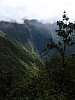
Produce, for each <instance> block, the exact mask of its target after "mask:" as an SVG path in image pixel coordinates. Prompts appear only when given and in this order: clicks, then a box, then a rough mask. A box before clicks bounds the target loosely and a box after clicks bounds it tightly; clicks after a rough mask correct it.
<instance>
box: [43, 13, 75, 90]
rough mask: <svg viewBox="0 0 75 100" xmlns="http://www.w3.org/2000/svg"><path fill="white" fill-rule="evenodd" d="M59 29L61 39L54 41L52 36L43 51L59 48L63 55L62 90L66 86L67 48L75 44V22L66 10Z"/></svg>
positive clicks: (58, 33) (59, 23) (58, 23)
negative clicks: (70, 18) (71, 20)
mask: <svg viewBox="0 0 75 100" xmlns="http://www.w3.org/2000/svg"><path fill="white" fill-rule="evenodd" d="M57 25H58V29H57V30H55V31H56V32H57V35H58V37H59V38H60V39H59V41H58V42H57V43H56V42H54V41H53V39H52V38H49V41H50V43H47V44H46V45H45V46H44V47H43V51H44V52H47V53H48V56H49V50H51V49H52V50H57V51H58V52H59V53H60V55H61V57H62V68H61V73H62V76H61V80H62V83H61V87H60V91H62V88H63V87H64V81H65V80H64V75H65V67H66V61H65V60H66V48H67V47H68V48H69V47H70V46H71V47H72V46H73V45H74V44H75V41H74V30H75V23H72V22H69V18H68V17H67V14H66V12H65V11H64V13H63V16H62V21H57Z"/></svg>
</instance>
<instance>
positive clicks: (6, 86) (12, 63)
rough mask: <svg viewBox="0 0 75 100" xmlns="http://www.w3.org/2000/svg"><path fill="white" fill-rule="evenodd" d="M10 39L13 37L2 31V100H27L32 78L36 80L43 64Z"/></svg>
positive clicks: (0, 45) (0, 40) (0, 60)
mask: <svg viewBox="0 0 75 100" xmlns="http://www.w3.org/2000/svg"><path fill="white" fill-rule="evenodd" d="M8 37H11V36H7V35H6V34H5V33H3V32H2V31H1V30H0V100H9V99H16V100H19V99H22V98H24V99H25V100H27V99H26V98H28V97H29V96H30V94H29V92H30V93H31V89H30V90H29V88H30V84H32V81H33V79H32V78H34V77H35V78H34V79H36V77H37V75H38V72H39V70H40V69H41V68H43V67H42V66H43V64H42V61H41V60H40V58H38V57H37V56H36V55H35V54H32V53H30V52H29V51H28V50H26V49H25V48H24V47H23V46H22V45H21V44H20V43H18V42H17V41H16V40H14V39H13V38H12V37H11V39H9V38H8ZM29 98H30V97H29ZM22 100H23V99H22Z"/></svg>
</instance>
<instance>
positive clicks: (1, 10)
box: [0, 0, 75, 22]
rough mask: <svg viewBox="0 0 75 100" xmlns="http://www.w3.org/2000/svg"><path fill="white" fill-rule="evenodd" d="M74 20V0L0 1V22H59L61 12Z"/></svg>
mask: <svg viewBox="0 0 75 100" xmlns="http://www.w3.org/2000/svg"><path fill="white" fill-rule="evenodd" d="M64 10H65V11H66V12H67V15H68V17H69V18H70V20H71V21H74V20H75V0H0V20H13V19H15V20H17V21H20V20H21V19H25V18H27V19H38V20H40V21H41V20H45V21H48V22H54V21H56V20H60V19H61V17H62V13H63V11H64Z"/></svg>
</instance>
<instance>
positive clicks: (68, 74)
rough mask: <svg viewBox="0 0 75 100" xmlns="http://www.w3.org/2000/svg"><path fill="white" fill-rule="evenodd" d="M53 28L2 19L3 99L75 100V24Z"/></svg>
mask: <svg viewBox="0 0 75 100" xmlns="http://www.w3.org/2000/svg"><path fill="white" fill-rule="evenodd" d="M49 27H50V28H51V27H52V28H51V29H49ZM53 27H54V25H50V24H49V25H43V26H42V23H40V24H39V22H37V20H30V21H28V20H25V21H24V24H22V25H21V24H18V23H9V22H3V21H2V22H0V100H75V49H74V48H75V33H74V32H75V23H72V22H69V18H68V17H67V14H66V12H65V11H64V13H63V16H62V21H57V26H56V25H55V27H56V29H54V28H55V27H54V28H53ZM53 29H54V30H55V31H54V30H53ZM53 32H55V33H54V34H53ZM55 34H56V35H55ZM56 38H57V39H56ZM21 40H22V41H21ZM55 40H56V41H55ZM40 42H42V43H40ZM40 50H41V54H40V52H39V51H40ZM38 52H39V53H38ZM38 54H40V55H39V56H38Z"/></svg>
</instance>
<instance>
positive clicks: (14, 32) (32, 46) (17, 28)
mask: <svg viewBox="0 0 75 100" xmlns="http://www.w3.org/2000/svg"><path fill="white" fill-rule="evenodd" d="M0 29H1V30H2V31H3V32H5V33H6V34H10V35H11V36H12V37H14V38H15V39H16V40H17V41H19V42H20V43H21V44H23V45H24V46H25V47H26V48H27V49H28V50H30V51H32V52H39V51H40V49H41V48H42V46H43V45H44V44H45V43H47V42H48V39H47V38H48V37H51V36H52V35H51V32H50V30H49V29H48V28H47V27H45V26H44V25H43V24H42V23H40V22H36V23H33V21H29V20H25V21H24V24H18V23H12V22H4V21H1V22H0Z"/></svg>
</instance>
